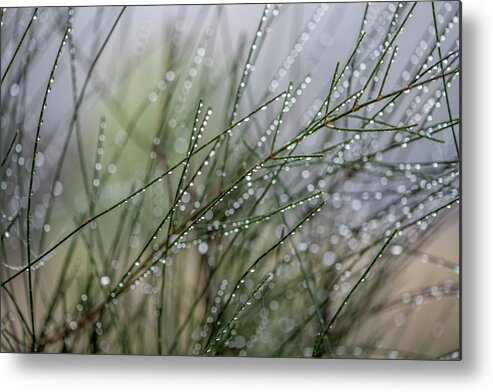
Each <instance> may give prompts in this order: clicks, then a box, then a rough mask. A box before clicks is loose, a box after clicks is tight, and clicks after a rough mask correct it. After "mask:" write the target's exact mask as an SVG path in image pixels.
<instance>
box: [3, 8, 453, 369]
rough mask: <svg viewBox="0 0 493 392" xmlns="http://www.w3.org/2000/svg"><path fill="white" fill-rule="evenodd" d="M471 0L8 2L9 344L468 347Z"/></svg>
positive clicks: (140, 348) (294, 351)
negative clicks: (463, 327)
mask: <svg viewBox="0 0 493 392" xmlns="http://www.w3.org/2000/svg"><path fill="white" fill-rule="evenodd" d="M459 18H460V10H459V2H454V1H452V2H434V3H433V2H419V3H412V2H400V3H399V2H378V3H371V4H370V3H305V4H302V3H300V4H265V5H264V4H253V5H241V4H230V5H193V6H192V5H189V6H138V7H130V6H128V7H81V8H68V7H52V8H6V9H2V10H1V70H0V71H1V72H0V73H1V90H0V94H1V102H0V160H1V169H0V177H1V178H0V189H1V190H0V192H1V193H0V214H1V222H0V227H1V242H0V263H1V264H0V276H1V289H0V304H1V312H0V317H1V327H0V329H1V338H0V348H1V351H2V352H49V353H87V354H89V353H97V354H146V355H196V356H253V357H318V358H389V359H441V360H453V359H458V358H460V355H461V353H460V328H459V324H460V247H459V242H460V241H459V237H460V204H459V203H460V153H461V151H460V139H461V129H460V106H459V103H460V75H459V70H460V47H459V44H460V42H459V37H460V32H459V29H460V24H459V22H460V19H459Z"/></svg>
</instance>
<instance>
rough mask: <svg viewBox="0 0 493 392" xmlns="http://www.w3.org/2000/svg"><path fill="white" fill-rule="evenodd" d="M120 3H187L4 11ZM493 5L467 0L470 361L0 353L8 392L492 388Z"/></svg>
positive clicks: (15, 2)
mask: <svg viewBox="0 0 493 392" xmlns="http://www.w3.org/2000/svg"><path fill="white" fill-rule="evenodd" d="M193 2H194V3H198V2H199V1H198V0H194V1H193ZM215 2H218V1H217V0H216V1H215ZM245 2H250V1H245ZM122 3H126V4H162V3H186V1H164V0H157V1H156V0H147V1H145V2H144V1H142V0H133V1H132V2H128V1H124V0H116V1H115V0H105V1H98V0H89V1H88V0H78V1H77V0H75V1H74V0H61V1H60V0H51V1H48V0H43V1H42V2H36V1H25V0H0V6H2V7H4V6H34V5H102V4H105V5H110V4H115V5H116V4H122ZM492 4H493V2H491V1H485V0H464V1H463V68H464V69H463V74H462V77H463V127H462V129H463V173H462V176H463V177H462V179H463V222H462V224H463V237H462V239H463V259H462V260H463V272H462V273H463V356H464V359H463V361H462V362H449V363H445V362H396V361H364V360H360V361H349V360H345V361H342V360H337V361H333V360H295V359H262V360H260V359H245V358H231V359H227V358H204V359H201V358H186V357H182V358H177V357H173V358H166V357H163V358H159V357H119V356H112V357H101V356H98V357H94V356H93V357H90V356H79V355H71V356H67V355H43V356H33V355H28V354H22V355H21V354H17V355H14V354H0V385H1V388H2V390H16V391H26V390H55V391H58V390H65V391H74V392H76V391H84V392H88V391H91V390H94V391H100V390H103V391H104V390H105V389H106V390H112V391H115V390H118V391H127V390H128V391H130V390H134V391H135V390H139V391H145V390H152V391H154V390H163V391H164V390H166V391H174V390H186V391H196V390H197V391H201V392H202V391H209V390H210V391H212V390H214V391H218V392H219V391H226V390H235V391H247V390H248V391H250V390H267V389H269V390H271V391H299V390H305V391H310V390H327V391H344V392H345V391H352V390H360V391H391V390H392V391H399V392H401V391H402V392H405V391H413V392H414V391H418V390H419V391H432V390H433V391H468V392H469V391H486V390H489V389H490V388H491V385H493V377H492V372H491V368H492V362H493V344H492V343H493V339H492V336H493V323H492V312H491V310H492V299H493V295H492V292H493V290H491V287H493V284H492V280H493V261H492V260H491V257H488V256H490V249H489V247H488V242H491V233H492V232H493V229H491V224H492V223H493V216H492V206H493V203H491V200H492V195H493V192H492V193H490V192H489V191H490V190H492V191H493V186H492V185H491V182H490V179H491V177H492V176H491V170H492V165H491V159H490V158H491V156H492V154H491V151H492V149H493V127H491V125H490V124H491V121H488V120H489V119H490V117H491V113H492V111H491V107H490V104H491V102H493V100H492V98H491V94H492V92H493V83H492V73H493V72H492V64H493V56H492V51H491V48H492V43H491V39H492V38H493V6H492ZM488 385H490V387H488Z"/></svg>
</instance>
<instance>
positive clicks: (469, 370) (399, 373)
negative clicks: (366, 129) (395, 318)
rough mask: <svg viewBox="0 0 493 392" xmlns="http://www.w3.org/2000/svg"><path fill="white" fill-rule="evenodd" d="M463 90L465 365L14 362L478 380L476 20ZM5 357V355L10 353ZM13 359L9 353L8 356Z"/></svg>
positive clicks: (118, 369) (89, 370)
mask: <svg viewBox="0 0 493 392" xmlns="http://www.w3.org/2000/svg"><path fill="white" fill-rule="evenodd" d="M462 28H463V41H462V47H463V72H462V78H463V83H462V86H463V90H462V103H463V107H462V109H463V111H462V118H463V123H462V129H461V132H465V135H466V137H465V138H464V140H463V144H462V159H463V161H462V165H463V166H462V179H463V182H462V189H463V191H464V192H463V198H462V206H463V214H462V217H463V220H462V245H463V248H462V263H463V267H464V268H463V269H464V273H463V282H462V283H463V286H462V296H463V297H462V300H463V302H462V309H463V313H462V338H463V341H462V348H463V360H462V361H460V362H440V361H395V360H389V361H370V360H306V359H251V358H193V357H151V356H148V357H144V356H117V355H114V356H89V355H37V356H36V355H29V354H23V355H12V361H13V362H14V363H16V364H17V366H18V367H19V368H20V369H19V370H20V371H21V372H26V374H29V376H30V377H35V375H36V373H38V372H39V373H40V374H41V373H46V372H50V373H52V374H53V375H54V376H55V375H56V373H58V372H68V373H71V372H72V371H75V370H77V372H82V373H84V374H88V375H89V374H101V373H104V374H105V375H112V374H114V375H117V374H122V373H127V372H133V373H135V372H138V374H139V376H144V377H145V376H147V375H151V374H152V375H153V376H156V375H158V377H162V376H164V377H166V375H175V376H176V375H178V376H187V375H190V374H193V375H194V377H196V378H199V379H200V377H201V376H210V375H211V374H214V375H216V376H217V377H225V378H226V379H228V380H229V379H230V378H232V377H233V378H234V377H238V376H242V375H243V376H244V375H245V374H248V375H249V377H258V378H259V381H260V380H261V379H262V378H263V377H267V376H269V377H271V376H274V377H276V376H282V377H284V378H285V377H286V376H288V377H289V376H291V377H296V378H298V377H315V378H323V379H325V380H327V379H330V377H331V376H336V377H338V378H339V377H341V376H342V377H344V376H348V377H352V376H354V375H356V374H357V375H358V376H362V377H365V378H367V379H369V380H371V379H382V378H385V379H386V380H392V379H399V380H402V377H409V375H419V377H423V378H424V379H426V378H429V379H432V378H435V377H439V378H442V377H447V378H455V377H463V376H466V375H467V376H472V375H473V374H474V373H475V372H476V369H477V367H478V366H477V365H478V361H477V358H478V356H477V354H478V352H479V350H480V347H479V345H480V344H481V342H480V337H478V336H477V333H476V331H477V326H476V323H475V320H477V315H478V311H480V309H477V306H478V305H477V303H478V301H477V298H478V296H479V295H480V293H479V288H478V286H477V284H475V282H477V281H478V275H479V273H480V271H479V268H478V261H479V254H478V251H477V249H479V244H478V243H477V242H478V238H479V236H478V235H477V230H478V228H477V226H476V225H474V222H475V221H477V220H479V217H480V214H481V210H480V206H479V203H477V201H476V200H474V195H477V194H478V192H476V191H475V190H477V189H478V188H479V184H480V181H484V179H482V178H480V177H479V174H478V173H477V171H476V170H475V169H474V168H475V167H479V156H478V154H475V153H474V151H477V150H478V149H479V148H478V147H479V143H480V142H481V138H480V134H479V131H480V129H479V124H478V123H477V120H476V119H477V118H478V117H479V116H478V111H479V107H478V105H476V102H475V99H474V98H475V92H476V91H478V90H479V83H480V79H479V72H476V70H475V69H474V65H475V64H476V63H477V62H479V53H480V52H479V48H478V47H477V42H478V40H477V38H478V31H477V28H476V24H475V21H473V20H471V19H470V18H469V19H464V20H463V24H462ZM4 355H5V354H4ZM7 355H8V354H7Z"/></svg>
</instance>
